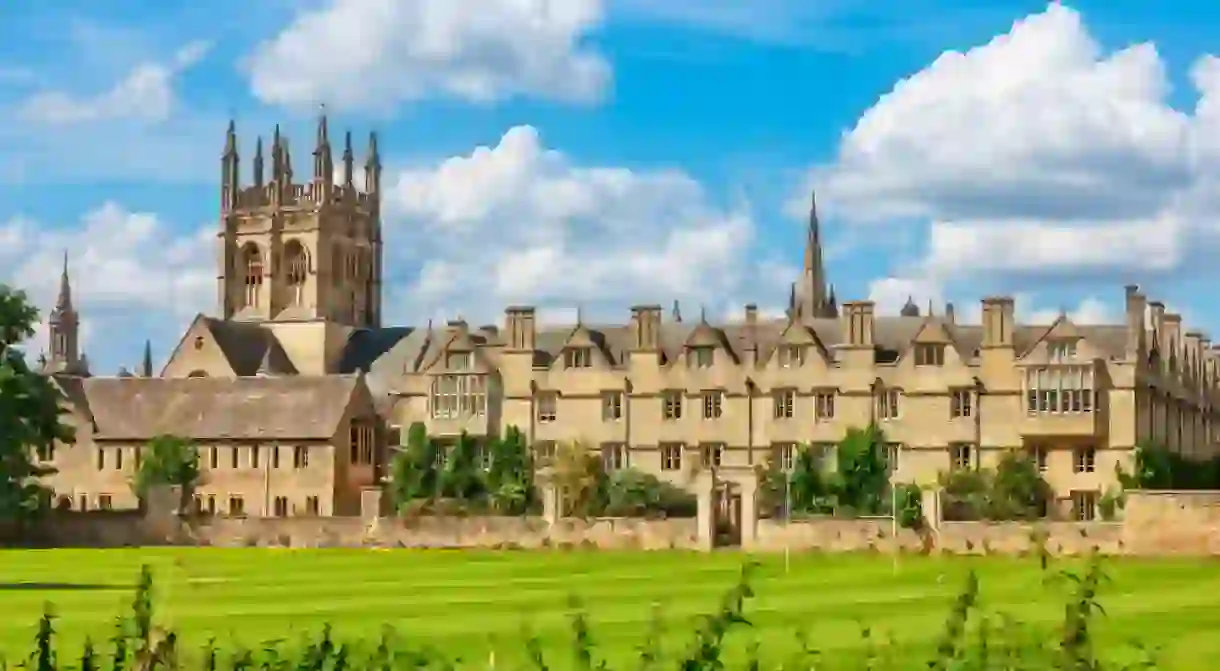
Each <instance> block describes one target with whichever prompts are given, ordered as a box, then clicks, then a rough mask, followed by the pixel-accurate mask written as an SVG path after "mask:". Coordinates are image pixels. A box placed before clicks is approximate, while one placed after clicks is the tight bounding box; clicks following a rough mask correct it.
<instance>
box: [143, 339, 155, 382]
mask: <svg viewBox="0 0 1220 671" xmlns="http://www.w3.org/2000/svg"><path fill="white" fill-rule="evenodd" d="M152 371H153V364H152V341H151V340H145V341H144V359H143V361H141V362H140V377H152V376H153V372H152Z"/></svg>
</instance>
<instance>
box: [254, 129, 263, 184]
mask: <svg viewBox="0 0 1220 671" xmlns="http://www.w3.org/2000/svg"><path fill="white" fill-rule="evenodd" d="M263 184H264V182H263V136H262V135H260V136H258V141H257V142H256V143H255V144H254V186H256V187H258V188H259V189H262V188H263Z"/></svg>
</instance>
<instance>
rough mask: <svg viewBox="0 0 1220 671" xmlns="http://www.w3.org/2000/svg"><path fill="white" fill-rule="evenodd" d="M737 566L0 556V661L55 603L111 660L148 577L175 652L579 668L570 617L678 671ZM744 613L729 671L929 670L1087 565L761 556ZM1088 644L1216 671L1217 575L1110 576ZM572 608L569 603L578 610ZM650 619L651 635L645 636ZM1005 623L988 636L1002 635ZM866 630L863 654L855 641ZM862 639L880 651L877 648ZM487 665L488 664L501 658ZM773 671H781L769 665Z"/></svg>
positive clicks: (1037, 625)
mask: <svg viewBox="0 0 1220 671" xmlns="http://www.w3.org/2000/svg"><path fill="white" fill-rule="evenodd" d="M746 559H747V557H746V556H744V555H741V554H738V553H733V552H724V553H711V554H698V553H681V552H656V553H641V552H636V553H632V552H580V551H574V552H549V553H528V552H474V551H415V550H389V551H375V550H277V549H255V548H248V549H247V548H243V549H212V548H198V549H121V550H5V551H0V607H2V610H3V616H0V655H3V656H4V657H5V658H6V659H7V660H8V661H9V662H10V663H12V662H17V661H21V660H23V659H25V658H27V657H28V655H29V654H30V652H31V650H33V648H34V637H35V630H36V626H37V623H38V619H39V617H40V616H41V615H42V613H43V610H44V606H45V604H47V603H50V604H52V605H53V612H54V614H55V615H56V619H55V621H54V626H55V630H56V647H57V648H59V649H60V650H61V651H63V652H62V653H61V658H65V659H70V658H71V657H72V656H73V655H77V654H79V650H80V648H81V645H82V643H83V642H84V640H85V638H86V637H90V638H92V639H93V640H94V641H95V642H96V643H97V644H98V649H99V653H104V652H105V647H104V646H105V641H106V639H107V638H108V637H109V636H110V633H111V631H112V630H113V628H114V624H113V623H114V619H115V617H116V616H121V615H126V614H128V613H130V610H131V602H132V594H133V591H134V589H135V583H136V581H137V577H138V574H139V571H140V566H141V565H148V566H150V567H151V568H152V571H153V574H154V578H155V590H154V593H153V604H154V607H155V611H156V620H157V621H158V622H159V623H160V624H161V625H162V626H165V627H167V628H172V629H174V630H175V631H177V632H179V633H180V635H181V642H182V644H183V645H184V646H185V647H184V649H185V650H198V649H201V648H202V647H203V646H204V644H205V643H206V642H207V640H208V639H209V638H213V637H214V638H216V639H217V641H218V644H219V645H221V646H222V647H223V648H226V649H228V648H229V646H231V645H233V644H243V645H248V646H251V647H254V648H256V649H257V648H258V647H259V646H260V644H261V643H263V642H265V641H268V640H282V639H288V642H289V643H291V642H292V641H293V640H294V639H295V638H296V637H297V636H299V635H303V634H307V633H316V632H318V631H320V630H321V629H322V628H323V626H324V625H325V624H328V623H329V624H330V625H332V626H333V628H334V632H335V636H336V638H338V639H363V640H366V641H369V640H372V641H374V642H375V639H376V638H377V636H378V635H379V632H380V630H381V628H382V627H383V625H391V626H393V627H394V628H395V629H396V630H397V632H398V633H399V635H400V636H401V637H402V638H403V639H405V640H407V641H409V642H412V643H413V644H414V645H428V646H431V647H434V648H437V649H440V650H442V651H444V653H445V654H446V655H448V656H449V657H460V658H461V659H462V662H463V663H462V664H461V666H464V667H469V668H488V665H489V664H490V663H494V664H495V666H496V667H497V668H520V667H521V665H522V664H523V663H525V662H526V661H527V651H526V645H525V644H524V641H525V640H527V638H529V637H530V636H533V637H536V639H537V641H538V642H539V643H540V644H541V648H542V651H543V653H544V654H545V655H546V657H547V660H548V662H549V663H550V666H551V668H555V669H561V668H570V667H571V665H572V654H573V653H572V647H573V629H572V624H571V621H570V616H571V613H572V612H573V610H574V609H576V610H581V611H583V612H585V613H587V614H588V619H589V624H590V627H591V632H592V634H591V635H592V639H593V642H594V649H595V651H596V654H597V655H598V657H599V658H601V659H604V660H606V661H607V662H608V663H609V666H610V668H615V669H617V668H637V667H638V666H639V658H640V652H639V647H640V645H641V644H642V643H643V642H644V640H645V639H646V638H647V637H648V636H649V634H650V632H659V638H660V640H661V645H660V649H661V652H662V653H663V654H664V655H665V656H666V657H677V656H679V655H681V653H682V651H683V650H684V649H686V648H687V647H688V646H689V644H690V642H691V639H692V632H693V631H694V629H695V626H694V622H695V618H697V617H698V616H701V615H707V614H710V613H713V612H715V611H716V609H717V605H718V603H719V602H720V599H721V596H722V595H723V594H724V593H725V592H726V591H728V590H730V589H731V588H733V586H734V585H735V584H737V582H738V577H739V574H740V572H741V567H742V565H743V562H744V561H745V560H746ZM757 560H758V561H759V563H760V564H759V566H758V567H757V568H756V569H755V571H754V575H753V578H752V579H751V581H750V583H751V586H752V589H753V592H754V596H753V598H751V599H749V600H748V601H747V603H746V605H745V612H746V616H747V618H748V619H749V620H750V622H751V626H750V627H747V628H740V629H737V630H735V631H734V632H733V633H730V634H729V636H728V639H727V641H726V649H727V650H729V652H728V653H727V654H728V657H729V659H730V660H733V659H741V660H744V658H745V651H746V650H748V649H749V648H750V647H751V646H752V645H753V644H757V646H758V650H759V652H758V654H759V656H760V657H761V658H762V659H763V660H770V661H773V662H775V663H778V661H780V660H783V659H784V658H786V657H787V656H789V655H791V654H792V653H794V652H796V651H797V650H798V648H799V645H800V644H799V639H800V637H798V633H799V634H800V635H801V636H803V638H804V640H805V641H806V644H807V645H808V646H809V647H812V648H816V649H818V650H820V651H821V652H822V653H823V655H824V658H825V659H826V660H827V661H828V662H830V663H831V666H833V665H834V664H833V662H834V661H835V660H846V659H859V657H860V654H861V651H862V650H863V649H864V648H865V647H867V646H869V645H870V644H872V645H875V644H877V643H878V642H884V641H892V646H897V647H896V648H894V649H898V650H901V651H902V652H901V655H902V657H904V658H906V657H910V658H911V659H912V660H914V658H915V657H916V656H921V655H926V654H929V653H930V652H931V651H932V650H933V649H934V648H935V646H936V643H937V640H938V638H939V637H940V636H941V634H942V632H943V631H944V629H945V622H946V617H947V615H948V613H949V612H950V611H951V609H952V607H953V603H954V601H955V599H957V598H958V596H959V594H960V593H961V592H962V589H963V585H964V584H965V583H966V581H967V574H968V573H969V572H970V571H971V570H973V571H974V573H975V575H977V577H978V580H979V583H980V603H979V605H980V607H981V609H982V610H983V611H984V612H986V613H989V614H995V615H997V616H999V615H1001V614H1002V615H1004V616H1005V617H1010V618H1013V619H1015V620H1017V621H1020V622H1021V623H1024V624H1023V630H1025V631H1026V632H1027V635H1028V636H1030V638H1031V640H1032V641H1035V642H1036V641H1037V640H1039V639H1042V640H1046V639H1048V638H1049V639H1053V638H1055V637H1056V636H1059V635H1060V629H1061V628H1062V623H1063V621H1064V604H1065V602H1066V601H1067V599H1068V596H1069V595H1070V592H1071V589H1072V583H1071V581H1070V580H1062V581H1058V580H1049V581H1048V580H1047V575H1049V574H1052V573H1054V572H1055V570H1056V569H1079V568H1080V567H1081V564H1082V562H1081V561H1079V560H1078V561H1074V562H1068V561H1063V562H1057V561H1056V562H1053V564H1054V565H1053V566H1052V567H1051V571H1049V572H1048V571H1044V570H1042V568H1041V566H1040V565H1039V561H1038V560H1037V559H1028V558H1026V559H1019V558H997V557H902V558H901V559H899V560H898V561H894V560H893V559H892V558H891V557H888V556H882V555H794V556H793V557H792V558H791V561H790V562H789V563H787V564H786V563H785V561H784V559H783V558H782V557H777V556H768V557H760V558H757ZM1104 569H1105V573H1106V574H1107V576H1108V579H1107V580H1105V581H1103V583H1102V585H1101V592H1100V595H1099V598H1098V600H1099V601H1100V603H1101V604H1102V606H1103V607H1104V609H1105V612H1104V615H1099V616H1098V617H1097V618H1096V619H1095V620H1094V621H1093V623H1091V625H1090V627H1091V629H1092V635H1093V636H1094V637H1095V639H1096V641H1097V647H1098V649H1104V651H1105V654H1106V655H1107V656H1112V657H1115V658H1120V657H1121V658H1124V659H1134V658H1135V657H1136V656H1138V654H1137V653H1136V652H1135V651H1134V649H1133V648H1130V647H1129V646H1128V645H1127V642H1128V641H1130V640H1138V641H1140V642H1141V643H1142V644H1144V645H1145V646H1148V647H1151V648H1159V652H1158V653H1157V656H1158V660H1159V665H1158V668H1165V669H1179V670H1181V671H1195V670H1202V669H1205V668H1206V669H1210V668H1212V667H1214V663H1212V662H1211V661H1209V660H1215V659H1216V658H1217V657H1218V656H1220V637H1217V636H1215V634H1214V632H1215V631H1217V630H1220V570H1218V566H1217V564H1216V563H1215V562H1214V561H1207V560H1202V559H1190V560H1187V559H1181V560H1155V561H1136V560H1117V559H1116V560H1106V561H1105V563H1104ZM573 597H574V598H575V599H577V600H578V603H576V604H573V603H572V601H571V599H572V598H573ZM657 621H659V622H660V627H659V628H657V625H656V624H655V623H656V622H657ZM997 621H998V620H997ZM865 628H867V630H868V632H869V635H868V637H867V638H866V637H865V636H864V635H862V630H863V629H865ZM870 641H871V643H870ZM493 651H494V654H493ZM764 668H773V664H768V665H765V666H764Z"/></svg>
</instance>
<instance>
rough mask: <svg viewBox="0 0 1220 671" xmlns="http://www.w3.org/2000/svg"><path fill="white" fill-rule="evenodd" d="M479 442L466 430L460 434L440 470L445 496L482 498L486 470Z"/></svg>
mask: <svg viewBox="0 0 1220 671" xmlns="http://www.w3.org/2000/svg"><path fill="white" fill-rule="evenodd" d="M481 459H482V454H481V452H480V449H479V444H478V443H477V442H475V439H474V437H473V436H471V435H470V434H468V433H466V432H465V431H463V432H462V434H461V435H460V436H458V439H457V442H456V443H454V445H453V449H451V450H450V451H449V454H448V457H447V458H446V459H445V467H444V468H443V469H442V470H441V472H440V493H441V496H444V497H445V498H451V499H457V500H459V501H469V500H473V499H478V498H481V497H482V495H483V493H484V489H483V485H484V482H483V481H484V478H485V476H486V473H485V472H484V470H485V469H484V468H483V464H482V463H481Z"/></svg>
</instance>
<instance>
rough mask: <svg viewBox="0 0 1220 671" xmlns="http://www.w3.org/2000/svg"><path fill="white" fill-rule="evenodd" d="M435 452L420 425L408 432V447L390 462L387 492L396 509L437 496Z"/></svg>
mask: <svg viewBox="0 0 1220 671" xmlns="http://www.w3.org/2000/svg"><path fill="white" fill-rule="evenodd" d="M437 449H438V448H437V446H436V444H435V443H434V442H433V441H432V440H430V439H429V438H428V428H427V427H426V426H424V424H423V422H415V423H414V424H412V425H411V427H410V428H409V429H407V444H406V445H405V446H403V447H402V449H400V450H399V451H398V453H397V454H395V455H394V457H393V458H392V460H391V462H390V491H391V494H392V496H393V498H394V501H396V502H397V503H398V505H399V506H402V505H404V504H406V503H407V502H408V501H415V500H419V499H427V498H431V497H432V496H433V495H434V494H435V493H436V492H437V477H436V476H437V473H436V462H437Z"/></svg>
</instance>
